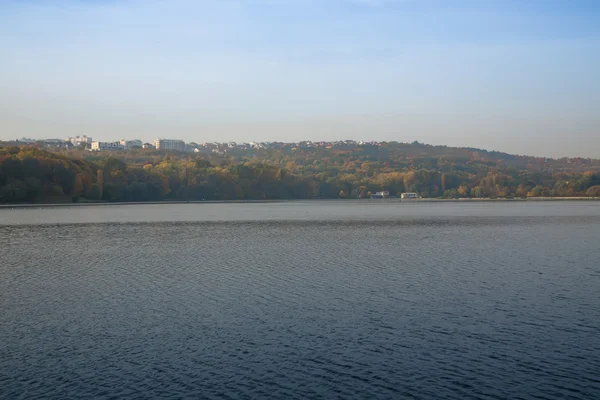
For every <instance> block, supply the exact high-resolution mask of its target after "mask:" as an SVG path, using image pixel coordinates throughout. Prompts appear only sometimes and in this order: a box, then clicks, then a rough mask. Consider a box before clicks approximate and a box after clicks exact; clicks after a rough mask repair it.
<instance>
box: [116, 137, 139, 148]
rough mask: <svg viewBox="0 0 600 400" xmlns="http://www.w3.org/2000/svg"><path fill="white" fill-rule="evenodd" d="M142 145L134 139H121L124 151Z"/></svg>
mask: <svg viewBox="0 0 600 400" xmlns="http://www.w3.org/2000/svg"><path fill="white" fill-rule="evenodd" d="M142 145H143V143H142V141H141V140H139V139H134V140H125V139H121V146H123V148H124V149H132V148H134V147H142Z"/></svg>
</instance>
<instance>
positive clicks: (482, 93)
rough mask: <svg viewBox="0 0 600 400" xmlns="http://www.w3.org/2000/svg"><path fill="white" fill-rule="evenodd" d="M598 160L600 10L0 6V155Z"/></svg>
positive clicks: (321, 3)
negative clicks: (94, 150) (237, 150)
mask: <svg viewBox="0 0 600 400" xmlns="http://www.w3.org/2000/svg"><path fill="white" fill-rule="evenodd" d="M81 134H86V135H88V136H92V137H93V138H94V140H102V141H112V140H119V139H121V138H127V139H135V138H138V139H142V140H144V141H150V140H152V139H155V138H159V137H160V138H175V139H183V140H186V141H195V142H212V141H236V142H248V141H285V142H290V141H300V140H346V139H354V140H365V141H370V140H379V141H384V140H385V141H391V140H395V141H400V142H412V141H414V140H417V141H419V142H423V143H430V144H441V145H448V146H471V147H479V148H484V149H488V150H500V151H506V152H510V153H516V154H527V155H536V156H548V157H562V156H580V157H592V158H600V1H596V0H587V1H586V0H0V139H4V140H6V139H16V138H20V137H31V138H65V137H67V136H73V135H81Z"/></svg>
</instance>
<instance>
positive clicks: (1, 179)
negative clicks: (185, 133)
mask: <svg viewBox="0 0 600 400" xmlns="http://www.w3.org/2000/svg"><path fill="white" fill-rule="evenodd" d="M107 154H108V153H90V152H84V151H81V150H79V151H78V150H76V151H66V150H57V151H54V152H52V151H46V150H42V149H39V148H36V147H0V203H23V202H71V201H73V202H78V201H109V202H117V201H119V202H120V201H123V202H129V201H160V200H263V199H264V200H266V199H311V198H328V199H329V198H366V197H369V196H370V195H371V194H372V193H374V192H376V191H381V190H387V191H389V192H390V194H391V195H400V193H403V192H416V193H418V194H420V195H421V196H423V197H433V198H459V197H537V196H600V161H599V160H592V159H575V158H569V159H567V158H565V159H558V160H556V159H546V158H535V157H525V156H514V155H509V154H505V153H498V152H487V151H484V150H479V149H468V148H450V147H446V146H429V145H423V144H420V143H412V144H407V143H396V142H391V143H383V144H379V145H357V144H344V143H342V144H341V145H338V146H331V148H322V147H317V148H315V147H293V146H291V145H283V144H281V146H273V147H271V148H268V149H227V150H226V151H223V152H214V151H204V152H200V153H191V154H190V153H175V152H173V153H164V152H160V151H156V150H142V149H139V150H134V151H123V152H114V153H110V154H108V155H107Z"/></svg>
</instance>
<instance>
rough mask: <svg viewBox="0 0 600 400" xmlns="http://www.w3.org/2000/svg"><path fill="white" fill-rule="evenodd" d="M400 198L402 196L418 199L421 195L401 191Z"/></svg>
mask: <svg viewBox="0 0 600 400" xmlns="http://www.w3.org/2000/svg"><path fill="white" fill-rule="evenodd" d="M400 198H402V199H420V198H421V196H419V195H418V194H417V193H402V194H401V195H400Z"/></svg>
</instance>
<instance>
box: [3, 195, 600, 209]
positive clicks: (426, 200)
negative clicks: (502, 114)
mask: <svg viewBox="0 0 600 400" xmlns="http://www.w3.org/2000/svg"><path fill="white" fill-rule="evenodd" d="M574 200H575V201H600V197H528V198H483V197H482V198H460V199H430V198H424V199H399V198H389V199H286V200H190V201H142V202H82V203H39V204H38V203H18V204H0V208H46V207H92V206H117V205H119V206H126V205H131V206H139V205H145V204H148V205H150V204H153V205H157V204H252V203H283V202H294V201H364V202H367V201H372V202H381V201H383V202H390V201H391V202H399V203H400V202H402V203H452V202H455V203H456V202H460V203H464V202H526V201H574Z"/></svg>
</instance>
